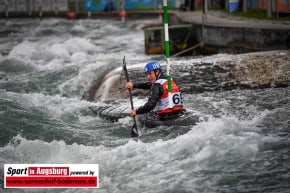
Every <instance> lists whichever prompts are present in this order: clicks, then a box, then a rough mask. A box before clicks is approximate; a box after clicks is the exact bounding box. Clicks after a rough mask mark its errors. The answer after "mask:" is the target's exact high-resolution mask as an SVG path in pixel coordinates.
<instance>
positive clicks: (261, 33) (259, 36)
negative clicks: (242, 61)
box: [193, 24, 290, 51]
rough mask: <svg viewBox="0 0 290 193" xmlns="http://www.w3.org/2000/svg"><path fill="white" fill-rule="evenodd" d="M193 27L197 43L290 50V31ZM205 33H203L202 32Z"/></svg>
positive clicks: (259, 49)
mask: <svg viewBox="0 0 290 193" xmlns="http://www.w3.org/2000/svg"><path fill="white" fill-rule="evenodd" d="M203 29H204V30H202V27H201V25H196V24H194V25H193V30H194V31H195V32H196V33H195V34H197V37H196V39H197V41H199V42H200V41H204V43H205V44H208V45H212V46H217V47H229V48H235V47H237V48H238V47H241V48H245V49H253V50H257V51H262V50H277V49H282V50H284V49H289V48H290V31H289V30H287V29H263V28H245V27H226V26H210V25H207V26H204V28H203ZM202 31H203V32H202Z"/></svg>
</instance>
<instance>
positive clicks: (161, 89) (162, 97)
mask: <svg viewBox="0 0 290 193" xmlns="http://www.w3.org/2000/svg"><path fill="white" fill-rule="evenodd" d="M144 72H145V74H146V77H147V79H148V81H149V82H146V83H145V82H144V83H134V84H133V83H132V82H127V83H126V84H125V88H126V89H134V88H138V89H146V90H150V95H149V98H148V101H147V102H146V103H145V104H144V105H143V106H141V107H139V108H138V109H134V110H132V111H131V112H130V115H131V116H135V115H139V114H146V115H149V116H150V119H152V116H153V117H155V118H158V119H159V120H163V119H170V118H174V117H178V116H179V115H180V113H181V112H182V111H183V104H182V97H181V92H180V89H179V88H178V86H177V84H176V83H175V82H174V81H173V80H172V81H171V87H172V97H171V98H169V96H168V84H167V79H166V77H165V76H164V75H163V73H162V68H161V65H160V64H159V63H158V62H156V61H151V62H149V63H147V64H146V65H145V68H144ZM169 100H172V104H173V106H172V107H171V108H170V106H169Z"/></svg>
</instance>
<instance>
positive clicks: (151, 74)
mask: <svg viewBox="0 0 290 193" xmlns="http://www.w3.org/2000/svg"><path fill="white" fill-rule="evenodd" d="M159 73H160V72H159V70H157V71H156V75H157V76H158V75H159ZM156 75H155V72H154V71H150V72H147V73H146V76H147V79H148V80H149V81H150V82H151V83H152V84H153V83H155V82H156Z"/></svg>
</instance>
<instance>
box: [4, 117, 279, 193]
mask: <svg viewBox="0 0 290 193" xmlns="http://www.w3.org/2000/svg"><path fill="white" fill-rule="evenodd" d="M261 117H263V116H261ZM261 117H260V118H261ZM260 118H259V119H260ZM251 128H254V129H251ZM276 140H278V139H276V138H274V137H270V136H264V135H263V134H261V133H260V132H259V129H258V128H255V121H253V122H252V123H249V122H246V121H240V120H238V119H236V118H235V117H224V118H222V119H210V120H209V121H208V122H202V123H200V124H198V125H197V126H195V127H193V128H192V130H191V131H190V132H188V133H187V134H184V135H181V136H179V137H177V138H175V139H171V140H168V141H163V140H158V141H155V142H153V143H144V142H141V141H134V140H129V141H128V143H126V144H124V145H121V146H118V147H115V148H108V147H104V146H102V145H100V146H84V145H80V144H77V143H74V144H72V145H67V144H66V143H65V142H63V141H52V142H50V143H47V142H43V141H41V140H27V139H25V138H23V137H21V136H16V137H14V138H13V139H12V140H11V141H10V143H9V144H8V145H7V146H5V147H2V148H0V152H1V155H5V156H1V157H2V158H1V162H2V163H66V164H68V163H77V164H81V163H98V164H100V187H101V188H100V190H98V191H101V192H120V191H121V192H123V191H126V192H136V191H137V190H142V191H144V192H152V193H156V192H174V191H177V190H183V191H187V192H195V191H198V187H199V184H200V183H207V186H208V187H203V188H205V190H212V189H214V187H215V185H216V183H218V182H219V180H221V178H222V176H219V174H216V173H215V171H216V170H226V169H229V168H230V167H232V166H233V164H234V163H237V162H244V164H245V165H246V164H247V163H249V162H251V161H254V160H255V159H256V157H257V156H259V155H258V154H259V146H261V145H263V142H265V141H267V142H270V141H276ZM206 171H207V172H209V173H212V175H207V172H206ZM145 178H146V180H144V179H145ZM21 191H23V190H21ZM26 191H28V190H26ZM28 192H29V191H28ZM44 192H46V191H44ZM48 192H49V191H48ZM64 192H83V190H65V191H64ZM88 192H95V191H94V190H88ZM137 192H138V191H137Z"/></svg>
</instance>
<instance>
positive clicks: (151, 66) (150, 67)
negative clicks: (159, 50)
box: [144, 61, 162, 73]
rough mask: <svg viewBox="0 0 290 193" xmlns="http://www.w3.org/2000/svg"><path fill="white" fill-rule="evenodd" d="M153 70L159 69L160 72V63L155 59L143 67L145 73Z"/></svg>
mask: <svg viewBox="0 0 290 193" xmlns="http://www.w3.org/2000/svg"><path fill="white" fill-rule="evenodd" d="M153 70H160V71H161V72H162V68H161V65H160V64H159V63H158V62H155V61H151V62H148V63H147V64H146V65H145V68H144V71H145V73H147V72H151V71H153Z"/></svg>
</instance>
